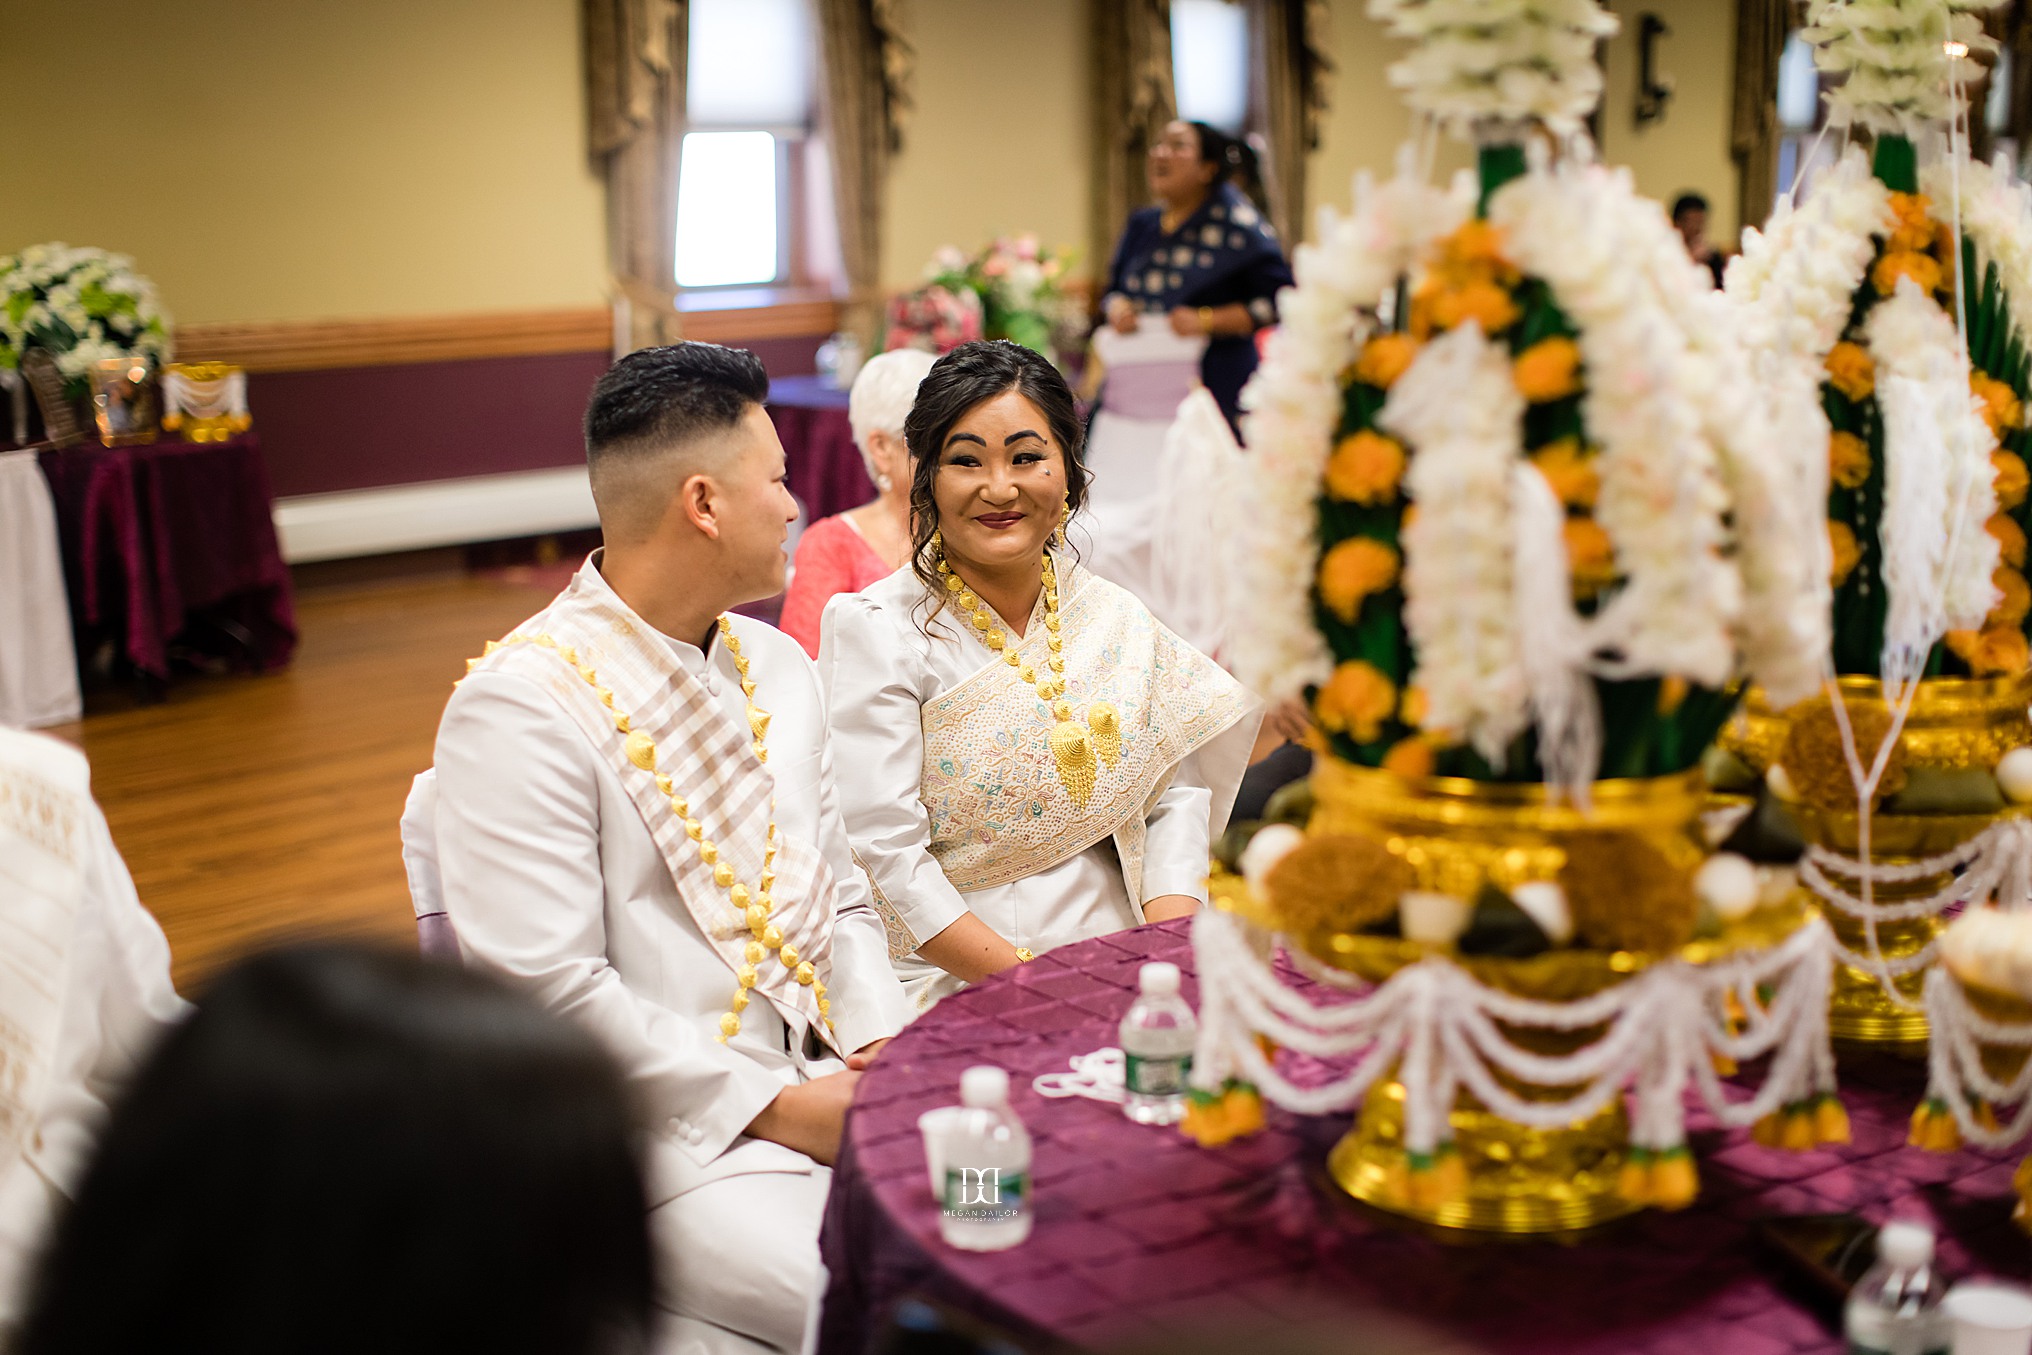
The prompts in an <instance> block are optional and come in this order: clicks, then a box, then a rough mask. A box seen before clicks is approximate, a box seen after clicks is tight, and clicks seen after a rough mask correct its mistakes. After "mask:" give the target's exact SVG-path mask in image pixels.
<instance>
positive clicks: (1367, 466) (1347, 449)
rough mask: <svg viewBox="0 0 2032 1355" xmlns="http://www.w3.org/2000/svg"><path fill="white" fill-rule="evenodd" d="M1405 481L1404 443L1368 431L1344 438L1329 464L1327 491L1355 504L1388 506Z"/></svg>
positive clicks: (1327, 464) (1327, 469)
mask: <svg viewBox="0 0 2032 1355" xmlns="http://www.w3.org/2000/svg"><path fill="white" fill-rule="evenodd" d="M1403 478H1404V447H1403V444H1402V443H1400V442H1398V441H1397V439H1395V438H1392V437H1385V436H1384V435H1383V434H1381V433H1377V432H1374V431H1372V430H1370V429H1367V428H1364V429H1363V430H1362V431H1361V432H1359V433H1356V434H1354V435H1352V436H1350V437H1345V438H1342V439H1341V440H1340V443H1339V445H1337V446H1336V447H1335V448H1334V451H1333V456H1332V458H1331V459H1330V460H1328V462H1327V463H1326V492H1327V493H1328V494H1331V495H1332V496H1333V497H1334V498H1336V499H1344V500H1347V501H1348V502H1351V503H1359V504H1366V505H1370V506H1374V505H1376V504H1379V503H1384V502H1386V501H1388V500H1389V499H1391V498H1394V497H1395V496H1396V493H1397V486H1398V484H1399V482H1401V481H1402V480H1403Z"/></svg>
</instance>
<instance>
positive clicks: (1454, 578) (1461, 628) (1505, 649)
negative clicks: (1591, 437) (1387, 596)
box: [1377, 324, 1570, 766]
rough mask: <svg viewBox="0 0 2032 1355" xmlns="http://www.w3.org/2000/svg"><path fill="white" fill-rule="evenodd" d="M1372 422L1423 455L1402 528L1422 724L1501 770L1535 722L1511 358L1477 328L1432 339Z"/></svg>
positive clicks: (1414, 462)
mask: <svg viewBox="0 0 2032 1355" xmlns="http://www.w3.org/2000/svg"><path fill="white" fill-rule="evenodd" d="M1377 423H1378V424H1379V425H1381V426H1382V427H1383V428H1384V429H1386V430H1387V431H1389V432H1390V433H1392V434H1395V435H1396V436H1397V437H1399V438H1401V439H1402V440H1403V441H1404V442H1405V444H1406V445H1407V446H1412V447H1416V448H1417V449H1418V453H1417V455H1415V456H1413V457H1412V458H1411V461H1410V465H1409V467H1408V468H1407V469H1406V471H1405V473H1404V488H1405V492H1406V493H1408V494H1409V495H1410V496H1411V499H1412V501H1413V502H1415V503H1416V504H1417V505H1418V513H1417V516H1416V517H1414V518H1413V519H1412V520H1411V521H1410V522H1409V523H1407V524H1406V525H1405V527H1404V529H1403V546H1404V628H1405V630H1406V631H1407V632H1408V633H1409V634H1410V636H1411V643H1412V646H1413V648H1414V649H1415V650H1416V651H1417V654H1418V663H1417V668H1416V669H1415V670H1414V672H1413V674H1412V679H1411V680H1412V682H1413V683H1414V684H1415V685H1416V686H1417V687H1418V688H1419V689H1420V690H1421V691H1423V692H1424V693H1425V697H1426V710H1427V714H1426V717H1425V721H1426V725H1427V727H1428V728H1432V729H1446V730H1457V731H1460V732H1461V733H1462V734H1464V735H1465V736H1466V737H1467V740H1468V742H1470V743H1471V744H1473V745H1474V747H1475V749H1476V751H1478V752H1480V753H1481V755H1482V756H1483V757H1484V758H1485V759H1487V760H1488V761H1489V762H1490V763H1491V764H1494V765H1496V766H1501V765H1502V762H1503V758H1504V754H1505V752H1506V750H1507V749H1508V748H1509V746H1510V741H1511V740H1512V739H1514V738H1516V737H1517V735H1519V734H1520V733H1522V732H1523V731H1524V727H1525V726H1526V725H1527V724H1528V723H1530V718H1531V710H1530V704H1529V698H1530V689H1529V688H1528V686H1527V685H1526V682H1525V674H1524V666H1523V653H1522V643H1521V636H1520V635H1519V633H1518V626H1517V624H1516V618H1515V616H1514V614H1513V611H1512V606H1511V600H1512V597H1513V580H1512V578H1511V568H1510V556H1511V540H1512V538H1511V534H1510V533H1509V532H1507V531H1504V530H1502V524H1507V523H1509V522H1510V521H1511V519H1512V505H1511V502H1510V486H1511V473H1512V471H1513V470H1514V469H1515V468H1516V467H1517V466H1518V465H1519V464H1520V462H1521V459H1522V455H1523V450H1524V443H1523V430H1524V397H1523V396H1522V395H1520V394H1518V392H1517V387H1516V384H1515V383H1514V382H1513V381H1512V380H1511V379H1510V355H1509V352H1508V351H1507V350H1506V349H1503V348H1501V347H1498V346H1496V345H1494V344H1491V343H1489V342H1488V341H1487V340H1486V339H1484V338H1483V337H1482V331H1481V329H1480V327H1479V326H1477V325H1474V324H1467V325H1463V326H1461V327H1460V328H1459V329H1456V330H1453V331H1452V332H1451V333H1448V334H1446V335H1445V336H1443V337H1441V338H1438V339H1435V340H1433V341H1432V342H1431V343H1430V344H1428V345H1427V346H1426V348H1425V350H1424V351H1423V352H1421V353H1420V354H1419V355H1418V359H1417V361H1415V362H1413V363H1412V364H1411V366H1410V368H1409V369H1408V370H1406V371H1405V373H1404V375H1403V376H1401V377H1399V378H1398V379H1397V384H1396V385H1395V386H1393V387H1392V388H1391V390H1390V398H1389V400H1388V401H1387V402H1386V403H1385V404H1384V406H1383V412H1382V413H1381V415H1379V416H1378V418H1377ZM1556 530H1557V529H1556V528H1555V532H1556ZM1558 602H1559V604H1560V605H1562V606H1567V605H1570V604H1568V603H1567V600H1566V598H1565V597H1563V596H1562V597H1560V598H1559V599H1558Z"/></svg>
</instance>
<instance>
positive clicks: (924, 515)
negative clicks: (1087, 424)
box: [903, 339, 1088, 611]
mask: <svg viewBox="0 0 2032 1355" xmlns="http://www.w3.org/2000/svg"><path fill="white" fill-rule="evenodd" d="M1008 391H1016V392H1019V393H1020V394H1021V395H1022V396H1023V397H1024V398H1025V399H1027V400H1029V401H1030V403H1031V404H1033V405H1036V406H1037V408H1038V410H1039V412H1041V413H1042V414H1043V415H1044V418H1045V422H1047V423H1048V424H1050V425H1051V439H1052V441H1054V442H1056V443H1057V444H1058V446H1059V449H1060V450H1061V451H1062V452H1063V453H1064V454H1065V489H1066V495H1067V501H1068V502H1069V503H1071V505H1072V511H1073V512H1074V513H1078V512H1079V509H1080V505H1081V504H1083V503H1085V502H1086V498H1087V478H1088V477H1087V467H1086V462H1085V460H1084V458H1083V449H1084V446H1085V441H1086V436H1085V430H1084V428H1083V427H1082V425H1081V423H1080V417H1079V408H1078V406H1076V405H1075V404H1074V403H1073V398H1072V389H1071V388H1070V387H1069V386H1067V385H1066V384H1065V378H1064V377H1062V376H1060V375H1059V373H1058V368H1056V367H1054V366H1052V365H1051V364H1050V363H1049V362H1047V361H1046V360H1045V359H1044V358H1043V356H1041V355H1040V354H1038V353H1035V352H1033V351H1032V350H1030V349H1028V348H1025V347H1023V345H1021V344H1016V343H1010V342H1009V341H1008V340H1007V339H996V340H994V341H992V342H987V341H983V342H979V343H963V344H961V345H960V346H959V347H958V348H955V349H953V351H952V352H950V353H947V354H946V355H945V356H944V357H942V358H940V359H939V360H938V361H937V362H935V363H933V364H932V366H931V370H930V371H929V372H927V373H926V374H925V377H924V380H923V381H922V382H920V383H918V387H917V401H916V403H915V404H913V405H911V407H910V417H909V418H907V419H905V420H904V421H903V441H904V444H905V445H906V446H907V447H909V449H910V523H911V527H910V536H911V553H910V568H911V570H912V572H913V573H915V574H916V575H917V577H918V578H919V579H920V580H922V581H923V583H924V586H925V587H926V588H927V589H929V590H931V595H932V597H933V599H934V603H933V610H934V611H936V610H937V609H938V608H939V607H940V606H942V605H943V604H944V601H945V589H944V587H943V585H941V584H940V583H939V578H938V566H937V564H936V563H935V562H934V561H933V559H932V554H931V550H930V546H931V534H932V533H933V532H935V531H937V530H938V500H937V499H936V498H935V497H934V496H933V494H932V483H933V481H935V480H936V479H937V478H938V463H939V453H940V452H941V451H942V450H943V449H944V447H945V440H946V438H947V437H949V436H950V435H951V433H952V430H953V426H954V425H955V424H957V423H958V422H959V421H960V420H961V419H963V418H965V417H966V416H967V413H968V411H969V410H972V409H973V408H974V407H975V406H977V405H982V404H985V403H987V402H988V401H990V400H992V399H994V398H995V397H996V396H998V395H1001V394H1004V393H1005V392H1008Z"/></svg>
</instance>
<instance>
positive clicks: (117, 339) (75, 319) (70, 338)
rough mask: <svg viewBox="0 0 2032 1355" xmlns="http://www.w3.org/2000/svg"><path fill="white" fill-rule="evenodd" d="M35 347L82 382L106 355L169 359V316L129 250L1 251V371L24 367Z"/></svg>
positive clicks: (70, 377)
mask: <svg viewBox="0 0 2032 1355" xmlns="http://www.w3.org/2000/svg"><path fill="white" fill-rule="evenodd" d="M28 348H42V349H46V350H48V351H49V352H51V353H53V354H54V355H55V356H56V360H57V369H58V370H59V371H61V372H62V373H63V375H64V377H65V378H66V379H67V380H68V381H69V382H71V383H73V384H77V383H82V381H83V379H84V376H85V373H87V372H89V371H90V370H91V368H92V364H93V363H95V362H98V361H100V360H101V359H103V358H127V357H136V356H140V357H147V358H150V359H153V360H155V361H158V362H159V361H161V360H162V359H163V358H165V357H167V356H168V353H169V317H168V316H167V315H166V314H165V313H164V312H163V310H162V308H161V306H160V305H159V304H158V303H157V301H156V296H155V285H154V284H153V283H151V282H150V281H149V280H148V279H147V278H145V277H143V276H142V275H141V274H139V273H137V272H135V271H134V261H133V260H132V259H130V258H128V257H127V256H125V255H124V254H109V253H107V252H106V251H105V250H103V249H74V248H72V247H71V246H69V245H63V244H50V245H32V246H30V247H29V248H27V249H24V250H22V251H21V252H20V253H19V254H10V255H5V256H0V369H7V370H12V369H14V368H16V367H19V366H20V365H21V355H22V353H23V352H24V351H25V350H26V349H28Z"/></svg>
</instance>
